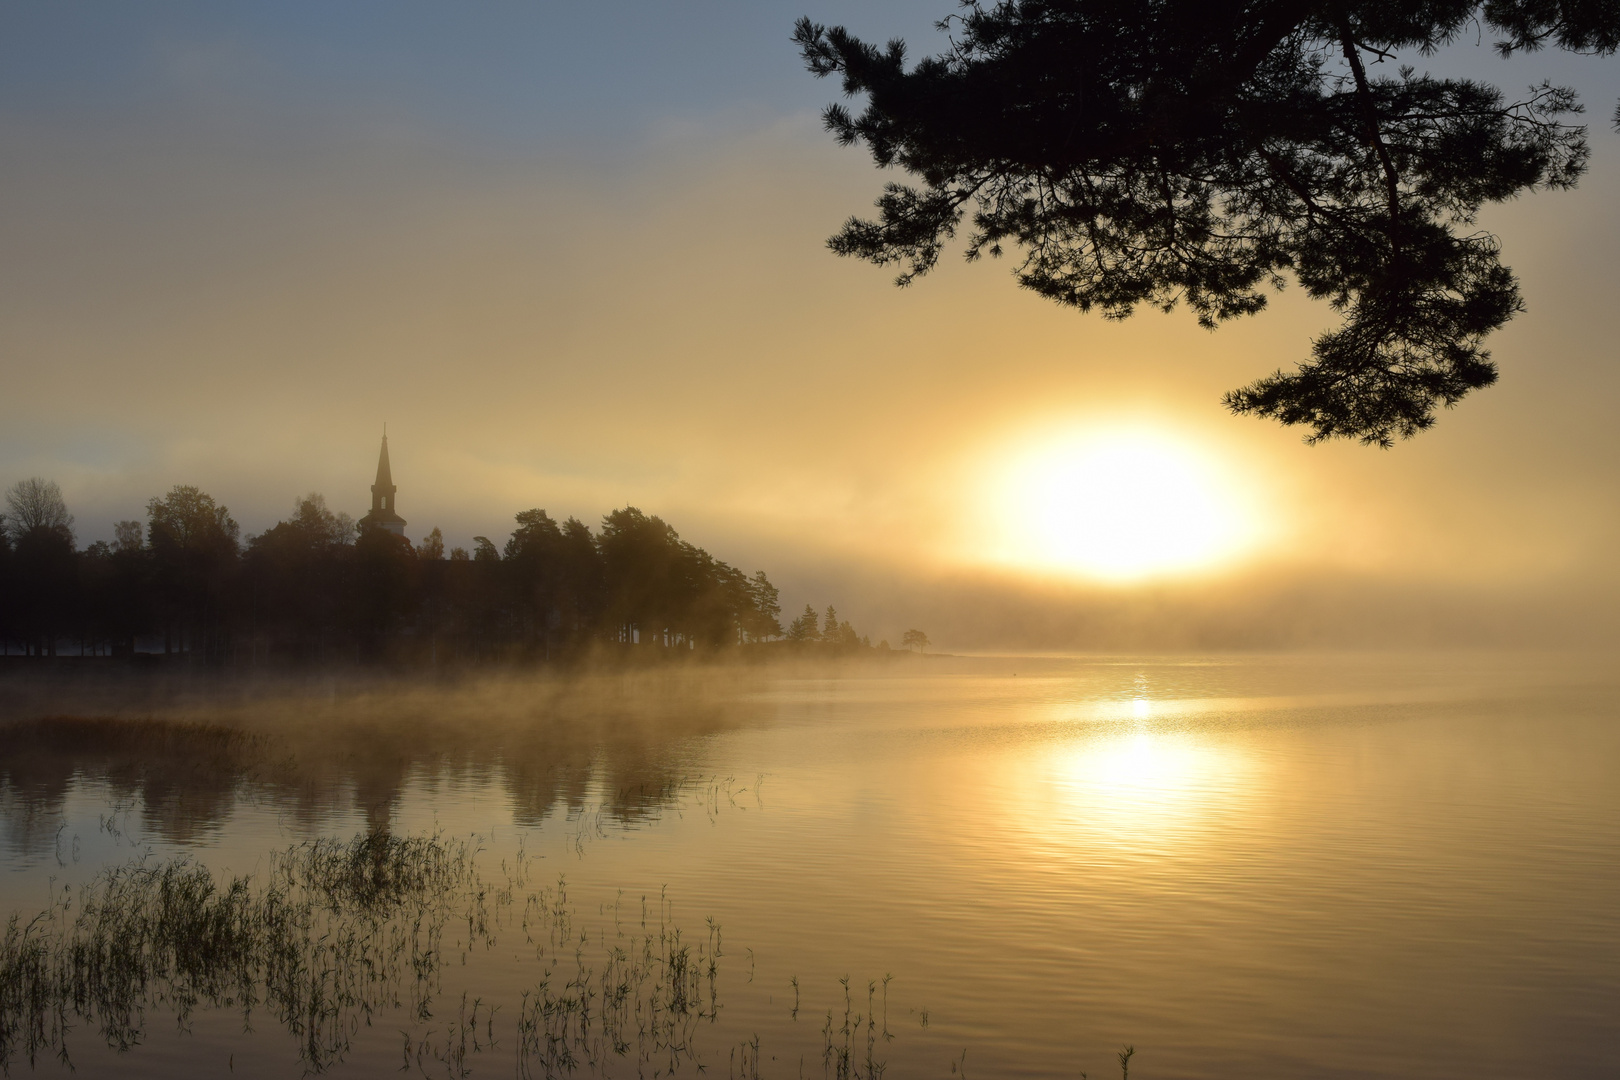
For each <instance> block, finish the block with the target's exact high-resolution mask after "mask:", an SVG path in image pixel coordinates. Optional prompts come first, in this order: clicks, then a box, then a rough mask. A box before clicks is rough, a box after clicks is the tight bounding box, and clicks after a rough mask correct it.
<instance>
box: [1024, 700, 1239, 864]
mask: <svg viewBox="0 0 1620 1080" xmlns="http://www.w3.org/2000/svg"><path fill="white" fill-rule="evenodd" d="M1124 704H1125V705H1126V708H1127V709H1128V712H1129V715H1130V716H1131V717H1132V718H1133V719H1135V720H1137V721H1145V720H1147V719H1149V718H1150V717H1151V716H1152V713H1153V706H1152V703H1150V702H1149V701H1148V700H1146V699H1143V698H1137V699H1135V700H1133V701H1130V702H1128V703H1124ZM1254 772H1255V767H1254V765H1253V763H1252V762H1250V761H1249V760H1247V759H1246V757H1245V756H1244V755H1242V754H1241V753H1240V752H1238V751H1236V750H1234V749H1233V748H1231V747H1230V746H1229V745H1223V744H1222V743H1221V742H1218V741H1214V740H1211V739H1209V738H1207V737H1203V736H1200V735H1197V734H1189V733H1185V732H1165V731H1160V730H1154V729H1153V728H1151V727H1148V726H1145V725H1141V724H1133V725H1131V726H1130V729H1129V730H1122V731H1118V732H1116V733H1114V734H1110V735H1101V736H1096V737H1092V738H1087V739H1084V740H1081V741H1078V742H1073V743H1068V744H1065V745H1063V746H1062V747H1059V748H1055V749H1054V750H1053V751H1052V752H1051V753H1050V754H1049V755H1047V757H1046V759H1045V775H1044V777H1043V780H1044V783H1043V784H1042V787H1043V788H1045V790H1046V792H1047V796H1048V798H1049V799H1050V806H1049V820H1050V822H1051V825H1052V827H1054V828H1055V829H1056V830H1057V831H1058V832H1060V833H1062V834H1064V835H1065V836H1066V837H1067V838H1068V840H1069V841H1070V842H1075V843H1080V842H1102V843H1105V844H1109V845H1120V846H1126V847H1134V846H1139V845H1141V844H1144V843H1147V844H1151V845H1153V846H1154V847H1162V846H1163V845H1164V844H1165V843H1175V842H1178V840H1179V841H1188V842H1190V841H1192V840H1193V839H1194V838H1195V837H1196V836H1197V835H1198V834H1201V833H1203V832H1205V831H1207V830H1208V829H1210V828H1212V827H1214V825H1215V822H1216V820H1217V819H1222V818H1225V817H1226V816H1228V814H1229V813H1230V812H1232V811H1234V810H1235V809H1236V808H1237V803H1238V802H1239V801H1241V799H1242V797H1243V795H1242V793H1243V791H1244V790H1245V789H1246V788H1247V787H1249V786H1251V782H1252V780H1253V774H1254Z"/></svg>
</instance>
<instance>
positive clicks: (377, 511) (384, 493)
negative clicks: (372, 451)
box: [360, 428, 405, 536]
mask: <svg viewBox="0 0 1620 1080" xmlns="http://www.w3.org/2000/svg"><path fill="white" fill-rule="evenodd" d="M398 490H399V489H398V488H397V487H395V486H394V474H393V470H392V469H390V468H389V467H388V429H387V428H384V429H383V439H382V453H381V454H380V455H378V457H377V482H376V483H375V484H372V485H371V513H369V514H367V515H366V516H365V517H363V518H361V519H360V525H361V527H362V528H375V529H384V530H386V531H388V532H391V533H393V534H394V535H395V536H404V535H405V519H404V518H402V517H400V516H399V514H398V513H396V512H395V511H394V492H396V491H398Z"/></svg>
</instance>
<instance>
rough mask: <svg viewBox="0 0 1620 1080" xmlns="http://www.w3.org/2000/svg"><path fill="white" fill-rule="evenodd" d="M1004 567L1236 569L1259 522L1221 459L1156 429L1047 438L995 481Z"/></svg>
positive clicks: (1099, 571)
mask: <svg viewBox="0 0 1620 1080" xmlns="http://www.w3.org/2000/svg"><path fill="white" fill-rule="evenodd" d="M992 486H993V501H994V502H996V503H997V504H999V505H998V513H997V515H996V518H997V520H998V521H999V522H1002V523H1004V529H1005V532H1004V534H1003V535H1002V536H1001V537H1000V540H999V543H998V545H997V547H998V549H999V550H998V552H997V555H998V561H1001V562H1005V563H1009V564H1012V565H1017V566H1021V567H1026V568H1030V569H1036V570H1042V571H1048V572H1058V573H1065V574H1074V575H1080V576H1085V577H1094V578H1101V579H1104V580H1111V581H1130V580H1138V579H1141V578H1146V577H1151V576H1156V575H1161V574H1168V573H1181V572H1192V571H1197V570H1202V569H1207V568H1211V567H1214V566H1216V565H1219V564H1221V563H1225V562H1229V561H1231V560H1232V559H1234V558H1236V557H1237V556H1238V555H1240V554H1242V553H1243V552H1244V551H1246V550H1247V549H1249V548H1250V547H1252V545H1253V543H1254V542H1255V540H1256V534H1257V528H1256V524H1255V520H1254V515H1253V513H1252V511H1251V510H1250V508H1249V507H1248V506H1247V505H1246V500H1245V498H1243V497H1242V495H1240V494H1239V492H1238V491H1237V490H1236V487H1235V485H1234V484H1232V483H1231V482H1230V481H1229V480H1228V478H1227V476H1226V474H1225V473H1224V472H1223V470H1222V469H1221V468H1220V467H1219V464H1218V462H1216V461H1215V460H1213V459H1212V458H1211V456H1210V455H1209V454H1207V453H1205V452H1202V451H1200V450H1198V449H1197V448H1195V447H1192V446H1190V445H1188V444H1185V443H1183V442H1181V441H1179V440H1177V439H1175V438H1173V437H1171V436H1168V435H1164V434H1161V433H1158V432H1155V431H1152V430H1148V429H1130V430H1108V431H1092V432H1087V433H1079V434H1069V435H1064V436H1060V437H1057V438H1053V439H1048V440H1044V441H1042V442H1040V443H1038V444H1036V445H1033V446H1029V447H1027V448H1025V449H1024V450H1023V451H1022V452H1020V453H1017V454H1015V455H1014V456H1013V457H1012V458H1011V460H1010V462H1009V463H1008V464H1007V466H1006V467H1005V468H1003V469H1002V470H1000V471H999V473H998V474H997V475H996V476H995V477H994V478H993V480H992Z"/></svg>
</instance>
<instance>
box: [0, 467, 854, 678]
mask: <svg viewBox="0 0 1620 1080" xmlns="http://www.w3.org/2000/svg"><path fill="white" fill-rule="evenodd" d="M6 504H7V511H6V513H5V514H4V515H0V526H3V527H0V642H3V646H4V652H5V653H6V654H8V655H9V654H15V653H25V654H27V655H31V656H54V655H56V654H57V652H58V650H59V649H62V650H64V651H67V652H70V653H76V654H80V655H133V654H135V653H136V651H137V644H138V643H142V642H144V643H145V645H144V648H145V649H146V650H147V651H151V652H156V651H157V649H158V647H159V642H161V649H162V651H163V653H165V654H177V653H183V654H187V655H188V656H189V657H191V658H192V659H193V660H201V661H204V662H208V663H214V664H227V663H229V664H243V663H250V664H259V663H267V662H329V661H335V660H361V661H366V660H391V661H405V662H444V661H449V660H471V661H482V660H497V659H510V660H524V659H531V660H532V659H552V658H563V657H568V656H577V655H580V654H583V653H585V652H588V651H591V650H593V649H599V648H602V647H604V646H606V647H609V648H619V649H631V648H648V649H652V648H657V649H664V650H688V651H695V650H718V649H726V648H733V647H738V646H752V645H754V644H756V643H761V642H767V641H783V642H789V643H808V642H818V643H820V644H819V645H817V646H816V647H817V648H819V649H834V650H841V649H856V648H870V647H871V646H870V642H868V641H866V640H865V639H863V638H861V637H860V636H858V635H857V634H856V633H855V631H854V630H853V629H852V628H851V627H850V626H849V624H848V623H847V622H840V621H839V620H838V618H837V614H836V612H835V611H834V610H833V609H832V608H828V609H827V616H826V619H825V624H826V625H825V629H823V627H822V625H821V620H819V619H818V617H817V615H816V613H815V612H814V611H812V610H810V609H809V608H806V611H805V614H804V615H803V616H801V617H800V618H799V619H797V620H795V621H794V623H793V627H792V628H791V629H790V630H789V631H788V632H786V633H784V631H783V629H782V625H781V623H780V622H779V621H778V616H779V615H780V614H781V607H780V605H779V603H778V599H777V590H776V587H775V586H774V585H772V584H771V582H770V580H769V579H768V578H767V577H766V576H765V573H764V571H759V572H757V573H755V574H754V575H753V576H751V577H750V576H749V575H747V574H745V573H744V572H743V571H741V570H739V569H737V568H736V567H734V566H731V565H729V564H727V563H724V562H722V561H720V560H719V559H716V558H715V557H714V556H712V555H710V554H709V553H708V552H707V551H704V550H703V549H702V548H700V547H696V546H694V545H692V544H690V543H687V542H686V541H684V540H682V539H681V538H680V535H679V534H678V533H677V532H676V531H675V530H674V529H673V528H671V527H670V526H669V525H668V524H666V523H665V522H664V521H662V520H661V519H659V518H657V517H653V516H649V515H647V514H644V513H642V512H641V511H640V510H638V509H636V508H635V507H625V508H623V509H621V510H615V511H613V512H612V513H610V514H608V515H607V516H606V517H604V518H603V519H602V524H601V527H600V528H599V529H598V530H596V531H595V532H594V533H593V532H592V530H591V529H590V528H589V527H588V526H586V525H585V524H584V523H583V522H581V521H579V520H578V519H576V518H569V519H567V520H566V521H561V522H559V521H556V520H554V519H553V518H552V517H551V516H549V515H548V514H547V513H546V512H545V511H544V510H538V509H537V510H524V511H522V512H520V513H519V514H518V515H517V517H516V528H515V529H514V530H513V532H512V535H511V537H510V538H509V539H508V540H507V541H506V544H505V546H504V547H503V548H497V547H496V545H495V543H494V542H493V541H491V540H490V539H488V538H487V537H483V536H479V537H475V538H474V544H473V550H472V551H471V552H468V551H466V550H465V549H462V548H459V547H458V548H453V549H451V550H450V551H449V552H448V553H447V552H446V551H445V546H444V540H443V536H442V534H441V533H440V531H439V530H438V529H437V528H435V529H433V530H432V531H431V532H430V533H428V535H427V536H426V538H424V539H423V540H422V542H421V543H419V544H416V545H412V544H411V543H410V541H408V540H406V539H404V538H403V537H399V536H395V535H394V534H392V533H389V532H387V531H384V530H382V529H376V528H369V527H364V526H359V525H357V524H356V523H355V522H354V520H353V519H352V518H350V517H349V516H348V515H347V514H342V513H334V512H333V511H331V510H330V509H328V507H327V505H326V500H325V499H324V498H322V497H321V496H320V495H318V494H311V495H308V496H305V497H304V498H301V499H298V500H297V501H296V504H295V507H294V512H293V514H292V516H290V517H289V518H287V519H286V520H284V521H281V522H278V523H277V524H276V525H274V526H273V527H271V528H269V529H267V530H265V531H264V532H262V533H260V534H258V535H257V536H249V537H247V538H246V540H245V541H244V540H243V538H242V536H241V529H240V528H239V526H238V525H237V523H236V522H235V521H234V520H233V519H232V518H231V515H230V512H229V511H228V510H227V509H226V508H225V507H224V506H221V505H219V504H218V503H217V502H215V500H214V499H213V497H212V496H210V495H208V494H206V493H204V492H202V491H200V490H198V489H197V488H195V487H189V486H184V485H181V486H177V487H175V488H174V489H173V490H171V491H170V492H169V493H168V494H166V495H164V496H162V497H161V498H154V499H152V500H150V501H149V502H148V503H147V507H146V518H147V520H146V523H145V525H144V526H143V525H142V523H141V522H138V521H122V522H119V523H118V524H117V526H116V527H115V529H114V539H113V541H112V542H111V543H108V542H106V541H97V542H96V543H93V544H91V545H89V546H88V547H86V548H84V549H82V550H80V549H78V548H76V547H75V542H74V534H73V517H72V515H71V514H69V513H68V511H67V507H66V505H65V504H64V502H63V500H62V494H61V490H60V488H59V487H58V486H57V485H56V483H54V482H52V481H45V480H40V479H32V480H25V481H22V482H20V483H18V484H15V485H13V486H12V488H11V489H10V490H9V491H8V492H7V496H6ZM781 647H790V646H787V645H784V646H781Z"/></svg>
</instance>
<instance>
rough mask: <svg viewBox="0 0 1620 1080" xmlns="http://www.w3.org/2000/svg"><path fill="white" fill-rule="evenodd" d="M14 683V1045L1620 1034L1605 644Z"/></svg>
mask: <svg viewBox="0 0 1620 1080" xmlns="http://www.w3.org/2000/svg"><path fill="white" fill-rule="evenodd" d="M13 681H14V682H15V679H14V680H13ZM24 689H25V690H26V691H27V692H26V693H24V692H22V691H14V692H12V694H11V699H10V700H11V706H10V710H11V714H12V715H28V714H29V713H30V712H33V713H46V712H60V713H67V714H71V717H76V718H69V719H63V720H55V721H49V722H39V723H32V724H24V725H22V726H21V727H12V728H9V729H6V731H5V733H4V734H0V751H3V753H4V757H3V758H0V773H3V774H4V776H5V779H4V781H3V783H0V868H3V873H0V909H3V910H4V911H5V912H16V913H18V917H17V919H16V921H15V923H14V924H13V927H12V929H11V930H10V931H9V932H8V939H7V946H6V949H7V951H6V953H5V956H4V962H5V963H6V964H7V965H8V966H7V968H6V972H7V975H6V979H7V985H6V986H5V987H0V1028H3V1029H4V1030H3V1038H4V1049H5V1052H6V1053H7V1054H9V1060H8V1071H9V1072H11V1073H13V1074H17V1075H24V1074H27V1075H34V1074H45V1075H54V1074H59V1073H60V1074H63V1075H66V1074H67V1072H68V1069H69V1068H70V1066H71V1068H73V1069H76V1070H77V1072H76V1075H78V1076H90V1077H95V1076H112V1075H116V1076H153V1077H157V1076H173V1075H180V1074H185V1073H191V1074H195V1075H241V1076H266V1077H272V1076H274V1077H279V1076H288V1075H297V1074H300V1073H306V1072H329V1073H331V1074H332V1075H337V1076H385V1075H387V1076H392V1075H397V1074H398V1073H399V1072H400V1071H401V1070H402V1069H405V1070H408V1071H410V1072H412V1073H417V1074H421V1075H426V1076H465V1075H475V1076H486V1075H495V1076H510V1075H520V1076H521V1075H528V1076H546V1075H556V1076H562V1075H579V1076H586V1075H606V1076H653V1075H667V1074H671V1073H673V1074H674V1075H692V1076H696V1075H704V1076H709V1077H716V1076H766V1077H799V1076H834V1077H875V1076H878V1075H882V1076H886V1077H891V1078H902V1077H923V1076H928V1077H941V1076H952V1075H963V1076H970V1077H973V1076H979V1077H1023V1076H1028V1077H1057V1076H1063V1077H1077V1076H1079V1075H1080V1074H1081V1073H1082V1072H1086V1073H1089V1074H1090V1075H1091V1076H1094V1077H1107V1076H1113V1075H1118V1074H1119V1072H1120V1062H1119V1060H1118V1055H1119V1053H1120V1052H1121V1050H1122V1049H1123V1048H1125V1047H1127V1046H1130V1047H1134V1048H1135V1053H1134V1055H1133V1056H1132V1057H1131V1058H1130V1060H1129V1069H1130V1074H1131V1075H1132V1076H1136V1077H1139V1078H1140V1077H1172V1076H1173V1077H1206V1076H1207V1077H1235V1076H1244V1077H1299V1076H1307V1075H1308V1076H1327V1077H1339V1076H1342V1077H1352V1076H1356V1077H1359V1076H1401V1077H1408V1076H1412V1077H1418V1076H1423V1077H1429V1076H1432V1077H1464V1076H1466V1077H1471V1078H1478V1077H1523V1076H1530V1075H1535V1076H1557V1077H1588V1076H1592V1077H1595V1076H1613V1075H1615V1074H1616V1072H1617V1071H1620V679H1617V678H1616V677H1615V671H1614V665H1613V664H1612V662H1611V661H1610V660H1609V659H1608V658H1607V657H1575V656H1556V655H1525V654H1512V655H1507V654H1488V655H1487V654H1455V655H1422V654H1417V655H1402V656H1389V655H1316V656H1248V655H1219V656H1180V657H1162V656H1160V657H1129V656H1105V657H1045V658H1030V657H987V656H980V657H941V658H927V659H921V660H919V659H910V660H905V661H898V662H895V663H891V664H887V665H884V664H869V665H859V666H852V667H849V668H845V669H841V670H836V671H832V670H822V671H818V670H813V669H781V670H766V669H758V670H725V671H708V670H701V669H693V670H670V671H651V672H640V673H635V674H619V675H594V676H581V677H577V678H570V679H563V678H551V679H528V680H524V679H487V680H476V681H474V680H466V681H461V682H456V683H443V684H435V685H426V684H423V685H413V686H409V687H405V686H392V685H390V684H389V683H388V682H387V681H386V680H385V679H382V678H380V677H373V678H370V679H369V680H367V681H364V682H360V681H349V682H344V681H337V680H324V681H323V680H322V679H317V678H311V679H308V680H304V681H302V682H296V683H293V682H289V683H287V684H269V683H262V684H254V685H251V686H224V685H214V684H208V683H186V682H183V681H182V682H175V683H165V684H161V685H156V684H123V683H117V684H113V683H105V684H93V685H92V684H86V685H85V686H78V685H75V686H72V687H67V688H56V689H53V688H52V687H49V686H47V687H46V688H45V689H43V690H42V689H40V688H39V687H38V686H37V685H31V686H29V687H25V688H24ZM29 694H33V695H34V696H33V697H32V698H29V697H28V695H29ZM19 702H20V704H19ZM323 838H324V840H323ZM177 860H179V861H177ZM188 874H189V875H190V876H189V877H188V876H187V875H188ZM198 874H201V875H202V876H201V877H198V876H197V875H198ZM165 875H167V876H165ZM234 876H240V877H241V878H242V882H241V884H240V886H239V890H238V892H237V893H236V894H235V897H234V899H229V898H228V883H229V881H230V879H231V878H232V877H234ZM210 882H212V883H214V885H213V886H210V885H209V883H210ZM210 887H212V888H214V891H213V892H212V893H210V892H209V891H208V890H209V888H210ZM186 890H190V891H189V892H188V891H186ZM188 905H189V906H188ZM175 928H180V929H179V930H176V929H175ZM30 1056H32V1061H30Z"/></svg>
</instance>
